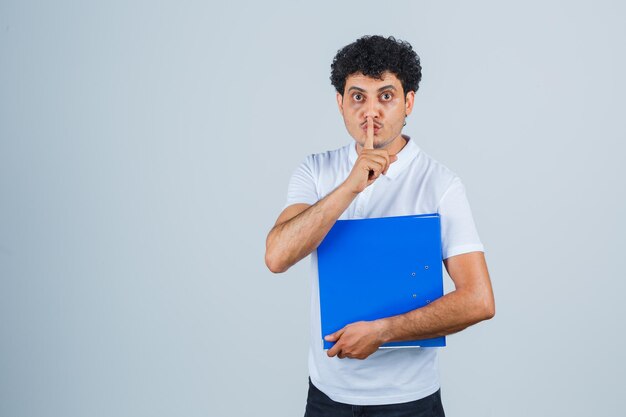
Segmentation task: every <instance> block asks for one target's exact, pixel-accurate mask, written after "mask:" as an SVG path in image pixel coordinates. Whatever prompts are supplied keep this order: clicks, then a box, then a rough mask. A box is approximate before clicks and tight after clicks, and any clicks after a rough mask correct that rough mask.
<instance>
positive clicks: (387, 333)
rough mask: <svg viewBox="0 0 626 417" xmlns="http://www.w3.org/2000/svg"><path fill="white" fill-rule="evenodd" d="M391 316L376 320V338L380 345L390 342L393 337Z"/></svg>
mask: <svg viewBox="0 0 626 417" xmlns="http://www.w3.org/2000/svg"><path fill="white" fill-rule="evenodd" d="M393 319H394V318H393V317H386V318H384V319H378V320H376V324H377V325H378V340H379V341H380V344H381V345H384V344H385V343H388V342H390V341H391V340H392V339H393Z"/></svg>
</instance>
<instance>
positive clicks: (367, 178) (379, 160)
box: [344, 117, 398, 194]
mask: <svg viewBox="0 0 626 417" xmlns="http://www.w3.org/2000/svg"><path fill="white" fill-rule="evenodd" d="M397 160H398V157H397V156H396V155H389V152H388V151H387V150H386V149H374V120H373V119H372V118H371V117H368V118H367V138H366V139H365V145H364V146H363V150H362V151H361V154H360V155H359V157H358V158H357V160H356V162H355V163H354V166H353V167H352V171H350V174H349V175H348V178H346V180H345V181H344V184H346V185H347V186H348V188H349V189H350V190H351V191H352V192H353V193H355V194H358V193H360V192H361V191H363V190H365V188H367V187H368V186H369V185H370V184H372V183H373V182H374V181H376V179H377V178H378V177H380V175H381V174H386V173H387V170H388V169H389V165H391V164H392V163H394V162H395V161H397Z"/></svg>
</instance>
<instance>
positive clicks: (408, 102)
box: [404, 91, 415, 116]
mask: <svg viewBox="0 0 626 417" xmlns="http://www.w3.org/2000/svg"><path fill="white" fill-rule="evenodd" d="M404 102H405V109H404V111H405V112H406V115H407V116H408V115H409V114H411V112H412V111H413V103H414V102H415V91H409V92H408V93H406V98H405V100H404Z"/></svg>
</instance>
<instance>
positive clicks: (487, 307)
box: [481, 296, 496, 321]
mask: <svg viewBox="0 0 626 417" xmlns="http://www.w3.org/2000/svg"><path fill="white" fill-rule="evenodd" d="M495 315H496V304H495V302H494V300H493V296H491V297H486V299H484V300H483V302H482V303H481V321H482V320H490V319H492V318H494V316H495Z"/></svg>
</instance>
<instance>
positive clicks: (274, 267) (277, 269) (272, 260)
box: [265, 250, 289, 274]
mask: <svg viewBox="0 0 626 417" xmlns="http://www.w3.org/2000/svg"><path fill="white" fill-rule="evenodd" d="M265 265H266V266H267V268H268V269H269V270H270V271H272V272H273V273H275V274H280V273H282V272H285V271H287V269H289V267H288V266H286V265H285V264H284V263H282V262H280V260H279V259H278V258H277V257H276V255H273V254H272V253H271V252H270V251H269V250H266V251H265Z"/></svg>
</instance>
